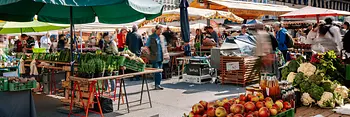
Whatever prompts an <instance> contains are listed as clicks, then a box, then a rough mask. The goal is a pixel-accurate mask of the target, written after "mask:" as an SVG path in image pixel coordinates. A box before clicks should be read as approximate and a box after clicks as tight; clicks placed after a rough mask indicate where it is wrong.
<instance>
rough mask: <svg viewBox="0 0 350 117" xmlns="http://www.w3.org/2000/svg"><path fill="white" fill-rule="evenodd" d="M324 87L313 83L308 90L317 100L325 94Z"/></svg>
mask: <svg viewBox="0 0 350 117" xmlns="http://www.w3.org/2000/svg"><path fill="white" fill-rule="evenodd" d="M323 92H324V89H323V88H322V87H320V86H317V85H316V84H314V83H312V84H311V87H310V88H309V90H308V93H309V94H310V96H311V97H312V98H313V99H315V100H320V99H321V97H322V95H323Z"/></svg>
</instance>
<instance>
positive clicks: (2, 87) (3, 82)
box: [0, 78, 9, 91]
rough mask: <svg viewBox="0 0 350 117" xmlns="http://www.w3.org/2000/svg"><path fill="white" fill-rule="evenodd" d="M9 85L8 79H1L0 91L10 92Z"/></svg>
mask: <svg viewBox="0 0 350 117" xmlns="http://www.w3.org/2000/svg"><path fill="white" fill-rule="evenodd" d="M8 88H9V84H8V80H7V78H0V91H8Z"/></svg>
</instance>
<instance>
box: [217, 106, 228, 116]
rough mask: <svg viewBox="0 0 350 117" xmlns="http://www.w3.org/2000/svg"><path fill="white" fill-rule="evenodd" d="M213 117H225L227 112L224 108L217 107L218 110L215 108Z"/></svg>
mask: <svg viewBox="0 0 350 117" xmlns="http://www.w3.org/2000/svg"><path fill="white" fill-rule="evenodd" d="M215 115H216V116H217V117H226V115H227V112H226V110H225V108H224V107H219V108H216V110H215Z"/></svg>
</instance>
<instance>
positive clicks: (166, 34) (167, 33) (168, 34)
mask: <svg viewBox="0 0 350 117" xmlns="http://www.w3.org/2000/svg"><path fill="white" fill-rule="evenodd" d="M163 35H164V37H165V40H166V42H169V43H170V42H171V40H172V39H173V36H174V32H173V31H171V30H170V27H167V28H166V30H165V31H164V32H163Z"/></svg>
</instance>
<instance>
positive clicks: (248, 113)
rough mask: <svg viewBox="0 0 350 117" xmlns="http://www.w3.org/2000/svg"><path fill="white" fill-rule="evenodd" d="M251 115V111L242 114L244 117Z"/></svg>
mask: <svg viewBox="0 0 350 117" xmlns="http://www.w3.org/2000/svg"><path fill="white" fill-rule="evenodd" d="M253 114H254V112H253V111H249V112H246V113H244V116H247V115H253Z"/></svg>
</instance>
